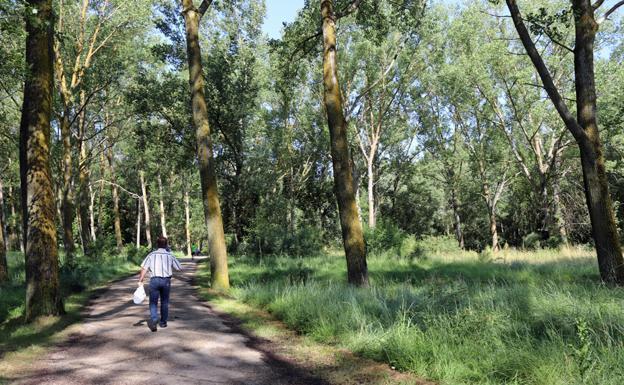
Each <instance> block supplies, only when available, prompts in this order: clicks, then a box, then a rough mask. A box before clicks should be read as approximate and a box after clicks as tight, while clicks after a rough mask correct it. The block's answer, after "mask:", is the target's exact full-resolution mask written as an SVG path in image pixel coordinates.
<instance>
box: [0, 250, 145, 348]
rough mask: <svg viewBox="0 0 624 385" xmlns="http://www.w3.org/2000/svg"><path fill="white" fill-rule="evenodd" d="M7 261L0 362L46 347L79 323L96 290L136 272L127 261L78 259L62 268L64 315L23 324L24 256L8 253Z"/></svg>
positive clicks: (0, 297)
mask: <svg viewBox="0 0 624 385" xmlns="http://www.w3.org/2000/svg"><path fill="white" fill-rule="evenodd" d="M8 262H9V275H10V280H9V282H8V283H7V284H5V285H2V286H0V359H2V358H4V357H5V356H6V355H7V354H10V353H15V352H19V351H20V350H23V349H31V350H32V348H33V347H37V346H45V345H47V344H48V343H50V342H51V341H52V339H53V337H54V335H55V334H56V333H58V332H60V331H62V330H63V329H65V328H66V327H67V326H69V325H71V324H73V323H75V322H77V321H79V320H80V310H81V309H82V307H83V305H84V304H85V303H86V301H87V300H88V299H89V296H90V295H91V294H92V293H93V291H94V290H95V289H97V288H98V287H100V286H101V285H103V284H105V283H107V282H110V281H111V280H115V279H118V278H121V277H124V276H127V275H129V274H132V273H136V271H137V266H136V265H135V264H133V263H131V262H127V260H126V258H117V257H106V258H101V259H94V260H87V259H85V258H82V257H78V258H77V259H76V262H75V264H74V265H73V266H72V267H71V268H69V267H65V266H63V267H61V276H60V280H61V292H62V295H63V302H64V305H65V312H66V314H64V315H62V316H59V317H41V319H38V320H36V321H35V322H32V323H29V324H26V323H24V322H23V313H24V300H25V296H26V289H25V284H24V281H25V273H24V257H23V255H22V254H20V253H10V254H9V257H8ZM35 350H36V349H35Z"/></svg>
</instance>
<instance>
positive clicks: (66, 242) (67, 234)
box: [61, 109, 76, 265]
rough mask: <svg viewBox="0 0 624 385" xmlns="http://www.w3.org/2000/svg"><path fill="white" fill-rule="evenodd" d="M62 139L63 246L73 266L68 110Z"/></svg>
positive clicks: (62, 130) (62, 120) (72, 211)
mask: <svg viewBox="0 0 624 385" xmlns="http://www.w3.org/2000/svg"><path fill="white" fill-rule="evenodd" d="M61 138H62V140H63V187H62V189H61V193H62V195H63V201H62V204H61V210H62V211H63V216H62V222H63V246H64V248H65V260H66V262H67V263H68V264H70V265H72V264H73V260H74V252H75V250H76V248H75V246H74V192H73V188H72V147H71V131H70V124H69V110H68V109H66V110H65V113H64V114H63V117H62V118H61Z"/></svg>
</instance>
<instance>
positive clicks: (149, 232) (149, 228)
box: [139, 170, 152, 249]
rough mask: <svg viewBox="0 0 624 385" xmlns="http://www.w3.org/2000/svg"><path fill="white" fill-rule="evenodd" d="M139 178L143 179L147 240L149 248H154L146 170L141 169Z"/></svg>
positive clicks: (142, 190) (142, 191)
mask: <svg viewBox="0 0 624 385" xmlns="http://www.w3.org/2000/svg"><path fill="white" fill-rule="evenodd" d="M139 178H140V179H141V193H142V194H143V213H144V214H143V216H144V217H145V240H146V241H147V248H148V249H151V248H152V226H151V223H150V210H149V200H148V199H147V188H146V186H145V172H144V171H143V170H140V171H139Z"/></svg>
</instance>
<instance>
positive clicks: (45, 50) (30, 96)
mask: <svg viewBox="0 0 624 385" xmlns="http://www.w3.org/2000/svg"><path fill="white" fill-rule="evenodd" d="M31 10H32V12H31ZM24 18H25V20H26V32H27V37H26V65H27V68H28V69H29V71H28V73H27V75H26V80H25V82H24V99H23V105H22V117H21V124H20V179H21V186H22V211H23V218H24V219H23V222H24V234H26V237H25V242H24V243H25V249H26V255H25V257H26V258H25V259H26V303H25V311H24V315H25V320H26V321H31V320H33V319H34V318H36V317H37V316H39V315H58V314H60V313H62V312H63V304H62V301H61V293H60V290H59V289H60V288H59V269H58V249H57V243H56V226H55V223H54V219H55V218H54V214H55V211H54V210H55V208H54V192H53V188H52V172H51V170H50V115H51V111H52V92H53V87H54V86H53V75H54V71H53V66H52V60H53V54H52V37H53V36H54V14H53V11H52V0H28V7H27V8H26V12H25V17H24Z"/></svg>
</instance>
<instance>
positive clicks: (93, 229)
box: [89, 184, 97, 242]
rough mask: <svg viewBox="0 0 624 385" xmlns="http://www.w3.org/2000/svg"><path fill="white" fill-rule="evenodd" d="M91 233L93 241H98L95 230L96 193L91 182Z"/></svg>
mask: <svg viewBox="0 0 624 385" xmlns="http://www.w3.org/2000/svg"><path fill="white" fill-rule="evenodd" d="M89 234H91V242H95V241H97V234H96V232H95V193H94V192H93V186H91V185H90V184H89Z"/></svg>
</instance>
